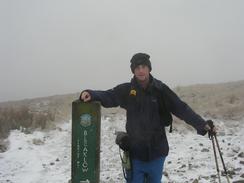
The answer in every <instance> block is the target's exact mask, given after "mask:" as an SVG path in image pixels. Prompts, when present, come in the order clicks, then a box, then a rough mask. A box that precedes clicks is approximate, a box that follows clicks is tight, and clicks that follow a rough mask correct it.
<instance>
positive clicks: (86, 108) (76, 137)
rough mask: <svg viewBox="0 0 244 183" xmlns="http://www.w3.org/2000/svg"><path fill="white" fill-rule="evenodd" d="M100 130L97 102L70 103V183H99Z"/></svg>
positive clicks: (98, 105)
mask: <svg viewBox="0 0 244 183" xmlns="http://www.w3.org/2000/svg"><path fill="white" fill-rule="evenodd" d="M100 128H101V107H100V103H99V102H88V103H85V102H82V101H80V100H76V101H74V102H73V103H72V158H71V159H72V160H71V161H72V162H71V166H72V167H71V182H72V183H99V173H100Z"/></svg>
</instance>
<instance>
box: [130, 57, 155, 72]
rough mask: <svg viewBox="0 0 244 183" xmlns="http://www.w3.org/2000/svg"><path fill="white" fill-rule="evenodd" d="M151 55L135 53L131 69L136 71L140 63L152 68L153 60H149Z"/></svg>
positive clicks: (131, 61)
mask: <svg viewBox="0 0 244 183" xmlns="http://www.w3.org/2000/svg"><path fill="white" fill-rule="evenodd" d="M149 58H150V56H149V55H148V54H146V53H137V54H135V55H133V57H132V58H131V60H130V63H131V65H130V68H131V71H132V72H133V73H134V70H135V68H136V67H137V66H138V65H146V66H148V67H149V70H150V71H151V70H152V66H151V62H150V60H149Z"/></svg>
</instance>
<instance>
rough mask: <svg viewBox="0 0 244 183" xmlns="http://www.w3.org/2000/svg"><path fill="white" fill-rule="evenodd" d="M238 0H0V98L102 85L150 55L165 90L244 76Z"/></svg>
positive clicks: (124, 76)
mask: <svg viewBox="0 0 244 183" xmlns="http://www.w3.org/2000/svg"><path fill="white" fill-rule="evenodd" d="M243 5H244V1H241V0H235V1H228V0H216V1H211V0H205V1H196V0H188V1H181V0H173V1H172V0H168V1H159V0H155V1H145V0H140V1H139V0H134V1H129V0H124V1H118V0H104V1H99V0H89V1H88V0H87V1H86V0H81V1H76V0H75V1H64V0H52V1H50V0H35V1H33V0H22V1H18V0H10V1H7V0H5V1H1V2H0V10H1V11H0V23H1V24H0V25H1V29H0V64H1V66H0V101H8V100H20V99H24V98H34V97H41V96H49V95H56V94H65V93H72V92H79V91H82V90H83V89H86V88H91V89H109V88H112V87H114V86H116V85H117V84H120V83H122V82H128V81H130V78H131V77H133V75H132V73H131V71H130V59H131V57H132V56H133V54H135V53H137V52H145V53H148V54H149V55H150V56H151V62H152V75H153V76H155V77H156V78H157V79H160V80H162V81H163V82H165V83H166V84H168V85H169V86H170V87H175V86H179V85H181V86H182V85H191V84H198V83H219V82H228V81H236V80H243V79H244V72H243V68H244V62H243V61H244V53H243V50H244V34H243V32H244V20H243V17H244V13H243V7H244V6H243Z"/></svg>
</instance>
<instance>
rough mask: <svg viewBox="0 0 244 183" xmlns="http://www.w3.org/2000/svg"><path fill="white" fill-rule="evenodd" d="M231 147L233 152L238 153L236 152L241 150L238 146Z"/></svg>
mask: <svg viewBox="0 0 244 183" xmlns="http://www.w3.org/2000/svg"><path fill="white" fill-rule="evenodd" d="M231 149H232V151H233V152H235V153H238V152H239V151H240V150H241V148H240V147H238V146H235V147H232V148H231Z"/></svg>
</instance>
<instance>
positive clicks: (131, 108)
mask: <svg viewBox="0 0 244 183" xmlns="http://www.w3.org/2000/svg"><path fill="white" fill-rule="evenodd" d="M87 91H88V92H89V93H90V94H91V97H92V100H93V101H94V100H96V101H100V102H101V104H102V106H104V107H117V106H120V107H122V108H124V109H125V110H126V117H127V121H126V131H127V133H128V134H129V137H130V151H131V155H132V157H133V158H136V159H139V160H142V161H149V160H153V159H156V158H158V157H160V156H162V155H163V156H167V155H168V151H169V146H168V141H167V137H166V133H165V128H164V127H165V122H166V121H168V120H172V117H171V114H174V115H175V116H177V117H178V118H180V119H182V120H184V121H185V122H186V123H188V124H190V125H191V126H193V127H194V128H195V129H196V130H197V132H198V134H201V135H205V134H206V131H205V130H204V126H205V125H206V122H205V121H204V120H203V119H202V118H201V117H200V116H199V115H198V114H196V113H195V112H194V111H193V110H192V109H191V108H190V107H189V106H188V105H187V104H186V103H184V102H183V101H181V100H180V99H179V97H178V96H177V95H176V94H175V93H174V92H173V91H172V90H171V89H170V88H169V87H168V86H167V85H165V84H164V83H162V82H161V81H159V80H157V79H155V78H153V77H152V76H150V84H149V86H148V87H147V88H146V89H143V88H142V87H141V86H140V85H139V84H138V83H137V81H136V79H135V78H133V79H132V80H131V82H130V83H123V84H120V85H118V86H116V87H114V88H113V89H110V90H106V91H95V90H87ZM160 102H161V103H160ZM160 114H163V115H160Z"/></svg>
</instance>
